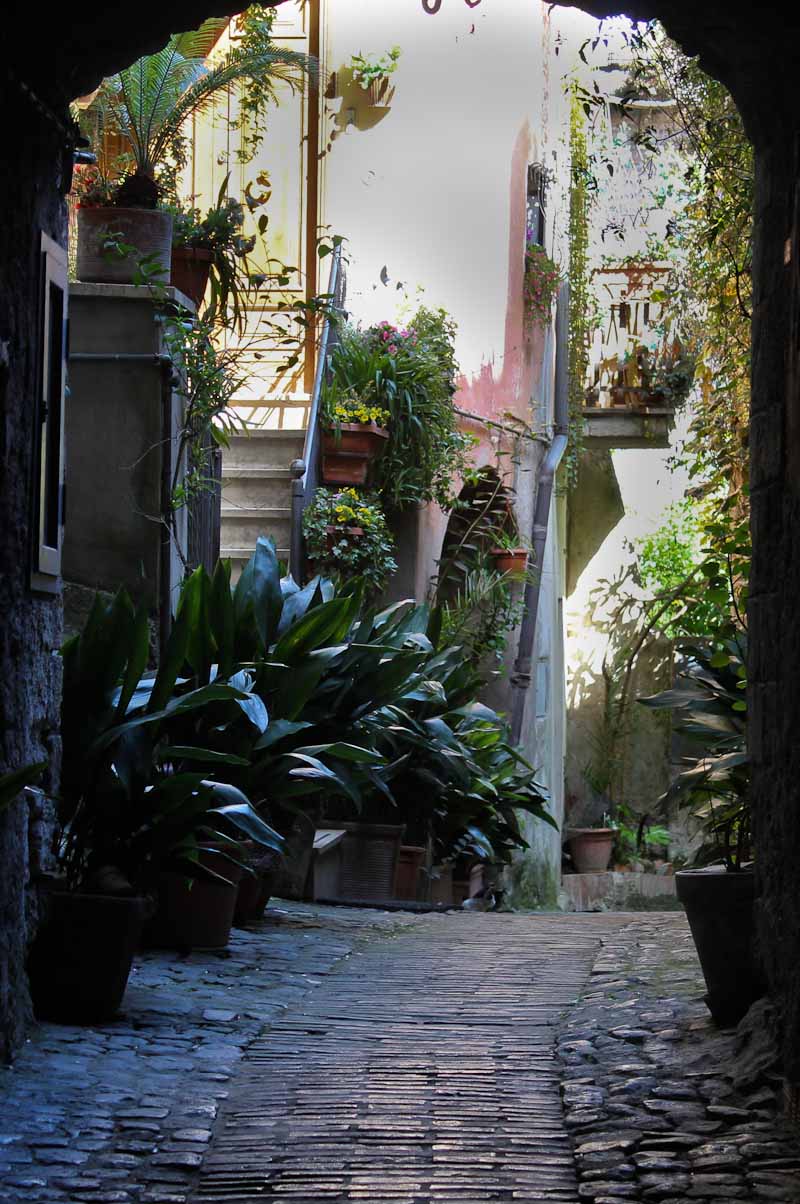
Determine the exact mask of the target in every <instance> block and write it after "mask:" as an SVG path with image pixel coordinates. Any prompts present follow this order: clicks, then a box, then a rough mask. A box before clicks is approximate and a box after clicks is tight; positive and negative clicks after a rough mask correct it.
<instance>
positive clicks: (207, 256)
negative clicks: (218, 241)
mask: <svg viewBox="0 0 800 1204" xmlns="http://www.w3.org/2000/svg"><path fill="white" fill-rule="evenodd" d="M212 259H213V254H212V252H211V251H206V250H204V248H203V247H173V248H172V267H171V274H172V284H173V285H174V287H175V288H177V289H179V290H180V291H181V292H182V293H183V294H184V295H185V296H187V297H188V298H189V300H190V301H194V303H195V305H196V306H198V308H199V307H200V306H201V305H202V303H203V297H204V296H205V294H206V288H207V287H208V275H209V272H210V271H211V260H212Z"/></svg>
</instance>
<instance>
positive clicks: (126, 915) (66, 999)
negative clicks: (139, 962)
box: [28, 890, 147, 1024]
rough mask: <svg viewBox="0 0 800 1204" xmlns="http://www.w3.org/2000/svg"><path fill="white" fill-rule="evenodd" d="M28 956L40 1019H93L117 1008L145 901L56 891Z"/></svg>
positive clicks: (47, 900) (109, 1015)
mask: <svg viewBox="0 0 800 1204" xmlns="http://www.w3.org/2000/svg"><path fill="white" fill-rule="evenodd" d="M44 902H45V918H44V922H43V923H42V926H41V928H40V930H39V933H38V935H37V937H36V940H35V941H34V943H33V947H32V948H31V952H30V956H29V958H28V976H29V980H30V988H31V997H32V999H33V1010H34V1013H35V1015H36V1016H37V1017H38V1019H40V1020H59V1021H63V1022H65V1023H72V1024H91V1023H96V1022H98V1021H102V1020H110V1019H111V1018H112V1017H113V1016H114V1015H115V1014H116V1012H117V1011H118V1009H119V1006H120V1004H121V1003H122V997H123V995H124V994H125V987H126V985H127V982H128V976H129V975H130V972H131V966H132V964H133V955H134V953H135V951H136V949H137V947H138V945H139V937H140V935H141V931H142V925H143V923H144V918H145V911H146V906H147V905H146V901H145V900H144V899H141V898H129V897H118V896H115V895H90V894H80V893H73V892H70V891H60V890H59V891H53V892H52V893H48V894H47V895H45V896H44Z"/></svg>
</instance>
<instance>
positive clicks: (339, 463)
mask: <svg viewBox="0 0 800 1204" xmlns="http://www.w3.org/2000/svg"><path fill="white" fill-rule="evenodd" d="M388 438H389V432H388V431H385V430H384V429H383V427H380V426H376V424H375V423H374V422H370V423H369V424H367V423H362V422H344V423H342V425H341V426H340V427H338V428H336V429H333V428H327V429H323V432H322V480H323V482H324V483H325V484H326V485H365V484H366V483H367V477H368V476H369V467H370V464H371V463H372V461H373V460H377V458H378V457H379V456H380V455H382V453H383V450H384V448H385V446H386V440H387V439H388Z"/></svg>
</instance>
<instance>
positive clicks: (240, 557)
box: [219, 540, 289, 585]
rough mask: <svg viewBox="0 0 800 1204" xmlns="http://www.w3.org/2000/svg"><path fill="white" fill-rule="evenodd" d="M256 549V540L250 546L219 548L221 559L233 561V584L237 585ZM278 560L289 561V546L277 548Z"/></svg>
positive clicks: (286, 562) (285, 562)
mask: <svg viewBox="0 0 800 1204" xmlns="http://www.w3.org/2000/svg"><path fill="white" fill-rule="evenodd" d="M254 550H255V540H254V541H253V544H252V546H250V547H233V546H231V547H225V546H223V547H221V548H220V550H219V555H220V560H230V562H231V585H235V584H236V582H237V581H238V580H239V578H240V577H241V575H242V569H243V568H244V566H245V565H246V564H247V562H248V560H249V559H250V557H251V556H252V555H253V552H254ZM276 551H277V554H278V560H282V561H283V563H284V564H288V563H289V549H288V548H287V547H278V548H277V549H276Z"/></svg>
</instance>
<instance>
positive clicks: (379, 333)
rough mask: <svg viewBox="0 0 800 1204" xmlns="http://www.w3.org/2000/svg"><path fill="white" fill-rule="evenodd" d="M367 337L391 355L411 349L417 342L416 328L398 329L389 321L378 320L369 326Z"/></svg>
mask: <svg viewBox="0 0 800 1204" xmlns="http://www.w3.org/2000/svg"><path fill="white" fill-rule="evenodd" d="M367 337H368V338H371V339H372V341H373V342H374V343H375V345H376V346H377V347H379V348H380V350H381V351H384V352H385V353H386V354H387V355H391V356H393V357H395V356H398V355H401V354H402V353H403V352H404V351H412V350H413V348H414V347H416V345H417V342H418V336H417V332H416V330H414V329H413V328H409V329H408V330H399V329H398V327H397V326H392V324H391V322H379V323H378V325H377V326H370V328H369V330H368V331H367Z"/></svg>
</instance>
